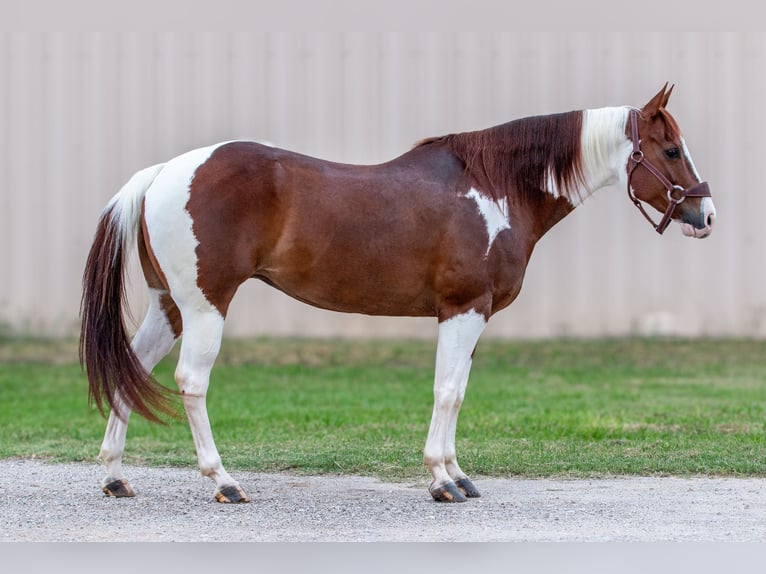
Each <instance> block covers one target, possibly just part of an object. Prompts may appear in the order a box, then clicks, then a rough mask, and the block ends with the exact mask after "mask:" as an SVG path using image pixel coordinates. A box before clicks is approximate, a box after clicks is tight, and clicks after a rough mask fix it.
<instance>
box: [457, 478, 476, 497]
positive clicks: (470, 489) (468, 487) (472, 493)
mask: <svg viewBox="0 0 766 574" xmlns="http://www.w3.org/2000/svg"><path fill="white" fill-rule="evenodd" d="M455 486H457V488H458V490H459V491H460V492H462V493H463V494H465V495H466V497H468V498H480V497H481V493H480V492H479V490H478V489H477V488H476V487H475V486H474V485H473V482H471V481H470V480H469V479H468V477H467V476H465V477H463V478H459V479H457V480H456V481H455Z"/></svg>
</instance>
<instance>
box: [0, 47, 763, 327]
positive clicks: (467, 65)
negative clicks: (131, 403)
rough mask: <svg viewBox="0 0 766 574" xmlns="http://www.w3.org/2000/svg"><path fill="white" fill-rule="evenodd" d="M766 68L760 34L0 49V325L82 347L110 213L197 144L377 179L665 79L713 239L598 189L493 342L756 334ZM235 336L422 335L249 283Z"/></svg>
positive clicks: (236, 307)
mask: <svg viewBox="0 0 766 574" xmlns="http://www.w3.org/2000/svg"><path fill="white" fill-rule="evenodd" d="M765 62H766V35H764V34H763V33H753V34H745V35H743V34H737V33H718V32H711V33H680V34H679V33H674V34H666V33H655V34H654V35H650V36H649V37H648V38H647V37H646V36H643V37H641V38H639V37H638V36H636V35H634V34H625V33H613V34H592V33H571V34H552V33H551V34H539V33H530V34H518V33H506V34H476V33H421V34H408V33H401V34H397V33H390V34H360V33H347V34H320V33H317V34H298V33H272V34H243V33H236V34H223V33H211V34H204V33H189V34H178V33H168V34H159V33H157V34H129V33H125V34H112V33H87V34H86V33H82V34H74V33H73V34H49V33H16V34H2V35H0V329H11V330H13V331H15V332H24V333H33V334H49V335H61V334H73V333H75V332H76V330H77V321H78V318H77V317H78V310H79V297H80V274H81V272H82V267H83V263H84V259H85V255H86V253H87V249H88V247H89V244H90V240H91V238H92V233H93V231H94V229H95V223H96V219H97V217H98V214H99V213H100V211H101V209H102V208H103V206H104V204H105V203H106V201H107V200H108V199H109V198H110V197H111V195H112V194H113V193H114V192H115V191H116V190H117V189H118V188H119V187H120V186H121V185H122V183H123V182H124V181H125V180H126V179H127V178H128V177H129V176H130V175H131V174H132V173H133V172H134V171H136V170H138V169H140V168H142V167H144V166H147V165H149V164H153V163H157V162H160V161H164V160H166V159H168V158H170V157H172V156H175V155H177V154H179V153H181V152H183V151H186V150H188V149H190V148H193V147H197V146H201V145H206V144H209V143H213V142H216V141H221V140H227V139H232V138H237V137H251V138H255V139H260V140H268V141H270V142H273V143H275V144H276V145H279V146H280V147H285V148H289V149H293V150H296V151H300V152H304V153H308V154H312V155H317V156H320V157H323V158H327V159H332V160H337V161H347V162H378V161H383V160H387V159H390V158H392V157H393V156H395V155H398V154H400V153H401V152H403V151H405V150H406V149H407V148H408V147H409V146H410V145H411V144H412V143H413V142H415V141H416V140H418V139H420V138H423V137H426V136H430V135H439V134H443V133H448V132H454V131H460V130H468V129H479V128H483V127H489V126H491V125H494V124H497V123H501V122H505V121H508V120H510V119H513V118H516V117H521V116H525V115H532V114H546V113H552V112H559V111H567V110H571V109H580V108H590V107H599V106H605V105H623V104H629V105H637V106H638V105H642V104H644V103H645V102H646V101H647V100H648V99H649V98H650V97H651V96H652V95H653V94H654V93H655V92H656V91H657V90H658V89H659V88H660V87H661V85H662V84H663V83H664V82H665V81H671V82H674V83H675V84H676V89H675V91H674V93H673V97H672V99H671V103H670V106H669V107H670V109H671V111H672V112H673V113H674V114H675V116H676V118H677V119H678V120H679V123H680V125H681V126H682V128H683V129H684V131H685V134H686V138H687V141H688V143H689V146H690V148H691V151H692V153H693V155H694V158H695V161H696V164H697V167H698V168H699V170H700V171H701V173H702V175H703V177H705V178H706V179H708V180H709V181H710V183H711V187H712V189H713V193H714V197H715V202H716V207H717V209H718V213H719V219H718V226H717V229H716V231H715V233H714V234H713V235H712V237H711V238H709V239H707V240H704V241H694V240H689V239H686V238H683V237H681V235H680V233H679V231H678V229H677V227H676V226H674V227H672V228H671V229H670V230H669V231H668V233H667V234H666V236H664V237H659V236H656V234H655V233H654V232H653V231H652V230H651V228H649V226H648V225H647V224H646V223H645V222H644V221H643V219H642V218H641V217H640V215H639V214H638V212H637V211H636V210H635V209H634V208H633V207H632V205H631V204H630V203H629V202H628V201H627V199H626V198H625V195H624V190H622V189H618V188H609V189H605V190H603V191H601V192H600V193H599V194H597V195H596V196H595V197H594V198H593V199H592V200H590V201H588V202H586V204H585V205H584V206H582V207H580V208H579V209H577V210H576V211H575V212H574V213H573V214H572V215H570V216H569V217H568V218H567V219H565V220H564V221H563V222H562V223H560V224H559V225H558V226H557V227H556V228H554V230H553V231H552V232H551V233H550V234H549V235H548V236H546V237H545V238H543V240H542V241H541V242H540V243H539V244H538V247H537V250H536V252H535V255H534V256H533V258H532V262H531V264H530V267H529V270H528V273H527V279H526V283H525V287H524V289H523V291H522V294H521V296H520V297H519V299H518V300H517V302H516V303H515V304H514V305H513V306H512V307H511V308H510V309H507V310H506V311H503V312H502V313H500V314H499V315H498V316H496V317H495V318H494V319H493V321H492V323H491V325H490V329H489V334H490V335H495V336H513V337H545V336H555V335H586V336H597V335H622V334H628V333H645V334H651V333H670V334H682V335H695V336H696V335H736V336H762V335H764V334H766V290H765V289H764V282H765V280H766V275H765V273H764V257H763V253H764V251H766V249H765V248H766V236H765V235H764V233H763V229H764V225H763V214H764V209H763V207H762V205H761V203H762V200H763V197H764V192H763V190H762V186H763V182H764V176H763V173H762V172H763V169H762V166H763V164H764V159H763V158H764V157H766V145H765V144H764V138H763V136H762V134H763V131H764V126H765V125H766V124H765V123H764V120H765V119H766V118H765V117H764V116H765V112H764V102H766V97H764V96H765V95H766V94H765V93H764V91H765V87H766V79H765V78H766V74H764V72H765V71H766V68H765V66H764V63H765ZM135 283H136V287H135V289H134V291H135V294H134V299H135V301H136V303H137V306H138V307H140V306H141V305H143V304H144V299H143V295H142V290H141V288H140V287H141V284H140V281H139V280H138V276H136V282H135ZM138 315H140V312H139V313H138ZM227 333H228V334H229V335H236V336H240V335H262V334H269V335H271V334H274V335H306V336H315V335H321V336H355V337H356V336H425V337H430V336H433V335H434V333H435V322H434V321H433V320H413V319H387V318H383V319H382V318H370V317H364V316H357V315H340V314H335V313H329V312H326V311H320V310H316V309H312V308H310V307H307V306H305V305H303V304H300V303H297V302H294V301H292V300H290V299H288V298H287V297H286V296H284V295H282V294H280V293H278V292H277V291H275V290H273V289H271V288H268V287H266V286H265V285H261V284H259V283H257V282H250V284H247V285H246V286H244V287H243V288H242V290H241V292H240V293H239V294H238V297H237V298H235V302H234V304H233V306H232V310H231V313H230V317H229V320H228V323H227Z"/></svg>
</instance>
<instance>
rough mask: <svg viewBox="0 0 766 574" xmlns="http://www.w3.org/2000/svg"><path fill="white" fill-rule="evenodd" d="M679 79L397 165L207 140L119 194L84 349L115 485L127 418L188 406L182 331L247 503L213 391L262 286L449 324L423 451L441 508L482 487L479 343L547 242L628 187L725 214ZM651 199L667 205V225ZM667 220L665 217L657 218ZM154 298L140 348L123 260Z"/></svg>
mask: <svg viewBox="0 0 766 574" xmlns="http://www.w3.org/2000/svg"><path fill="white" fill-rule="evenodd" d="M671 91H672V87H671V89H670V90H668V89H667V84H666V85H665V87H664V88H663V89H662V90H660V92H659V93H657V95H656V96H654V98H652V99H651V101H649V103H648V104H647V105H646V106H644V107H643V108H642V109H634V108H630V107H609V108H602V109H589V110H582V111H573V112H568V113H561V114H554V115H549V116H539V117H530V118H525V119H520V120H517V121H512V122H509V123H506V124H503V125H499V126H496V127H492V128H489V129H485V130H481V131H475V132H467V133H457V134H452V135H447V136H443V137H435V138H429V139H426V140H424V141H421V142H419V143H418V144H416V145H415V146H414V147H413V148H412V149H410V150H409V151H407V152H406V153H404V154H403V155H401V156H400V157H398V158H396V159H393V160H392V161H389V162H387V163H383V164H380V165H370V166H358V165H345V164H340V163H331V162H328V161H324V160H320V159H315V158H312V157H307V156H304V155H300V154H297V153H293V152H290V151H285V150H281V149H276V148H273V147H268V146H264V145H260V144H258V143H255V142H250V141H231V142H226V143H220V144H217V145H213V146H210V147H206V148H202V149H196V150H193V151H189V152H187V153H184V154H183V155H180V156H178V157H176V158H174V159H171V160H170V161H168V162H167V163H164V164H159V165H155V166H153V167H149V168H146V169H144V170H142V171H139V172H138V173H136V174H135V175H134V176H133V177H132V178H131V179H130V180H129V181H128V182H127V183H126V184H125V186H124V187H123V188H122V189H121V190H120V191H119V193H117V194H116V195H115V196H114V197H113V198H112V200H111V202H110V203H109V204H108V205H107V206H106V208H105V210H104V212H103V214H102V216H101V219H100V221H99V224H98V228H97V232H96V235H95V240H94V243H93V246H92V248H91V251H90V254H89V257H88V261H87V266H86V269H85V272H84V277H83V289H84V291H83V298H82V331H81V339H80V359H81V362H82V363H83V365H84V367H85V370H86V371H87V375H88V379H89V396H90V400H91V402H95V404H96V406H97V407H98V409H99V410H100V411H101V413H102V414H104V415H105V414H106V410H107V407H108V408H109V409H110V410H111V412H110V414H109V420H108V424H107V428H106V434H105V437H104V441H103V444H102V447H101V451H100V458H101V459H102V460H103V462H104V463H105V465H106V472H107V475H106V478H105V479H104V481H103V490H104V492H105V493H106V494H108V495H111V496H117V497H120V496H133V490H132V488H131V486H130V484H129V482H128V481H127V480H126V478H125V476H124V474H123V470H122V463H121V460H122V455H123V451H124V446H125V435H126V431H127V426H128V419H129V415H130V413H131V411H135V412H137V413H139V414H140V415H143V416H144V417H146V418H148V419H150V420H154V421H158V420H160V416H161V415H162V414H163V413H167V412H169V411H171V410H172V408H171V406H172V404H171V402H170V401H169V399H170V398H171V397H170V396H169V395H177V393H175V391H171V390H170V389H168V388H166V387H164V386H162V385H160V384H159V383H157V382H156V381H155V380H154V379H153V378H152V377H151V376H150V373H151V372H152V369H153V368H154V366H155V365H156V364H157V362H158V361H159V360H160V359H161V358H162V357H164V356H165V355H166V354H167V353H168V351H169V350H170V349H171V347H172V346H173V344H174V342H175V341H176V340H177V339H178V338H180V337H181V334H182V333H183V340H182V343H181V350H180V357H179V360H178V365H177V368H176V370H175V381H176V383H177V385H178V389H179V391H180V396H181V400H182V402H183V406H184V408H185V410H186V414H187V417H188V421H189V424H190V426H191V431H192V435H193V439H194V445H195V447H196V451H197V456H198V459H199V468H200V470H201V473H202V475H204V476H209V477H210V478H211V479H213V481H215V497H216V499H217V500H218V501H220V502H246V501H247V500H248V497H247V495H246V494H245V492H244V491H243V490H242V488H241V487H240V485H239V484H238V483H237V481H236V480H235V479H234V478H232V477H231V476H230V475H229V473H228V472H227V471H226V470H225V469H224V466H223V464H222V463H221V457H220V456H219V454H218V451H217V449H216V445H215V442H214V440H213V434H212V431H211V426H210V421H209V419H208V414H207V408H206V402H205V397H206V393H207V389H208V383H209V377H210V373H211V370H212V368H213V363H214V361H215V359H216V355H217V354H218V351H219V349H220V345H221V336H222V332H223V326H224V319H225V318H226V313H227V310H228V308H229V303H230V302H231V300H232V298H233V297H234V294H235V293H236V291H237V288H238V287H239V285H240V284H241V283H243V282H244V281H245V280H247V279H249V278H251V277H252V278H257V279H260V280H262V281H265V282H266V283H268V284H269V285H271V286H273V287H276V288H277V289H280V290H281V291H283V292H284V293H287V294H288V295H290V296H292V297H294V298H296V299H298V300H300V301H303V302H305V303H308V304H310V305H315V306H317V307H321V308H324V309H329V310H333V311H341V312H349V313H364V314H368V315H397V316H433V317H436V318H437V319H438V343H437V349H436V369H435V380H434V407H433V414H432V418H431V425H430V428H429V431H428V437H427V439H426V443H425V449H424V462H425V465H426V467H427V468H428V470H429V471H430V473H431V475H432V478H433V481H432V482H431V483H430V486H429V492H430V494H431V495H432V496H433V498H434V499H435V500H438V501H449V502H462V501H465V500H466V498H467V497H468V498H470V497H478V496H479V491H478V490H477V489H476V487H475V486H474V485H473V483H472V482H471V480H470V479H469V478H468V476H466V474H465V473H464V472H463V471H462V470H461V468H460V466H459V465H458V460H457V456H456V451H455V429H456V425H457V420H458V413H459V411H460V406H461V404H462V402H463V397H464V394H465V390H466V384H467V382H468V375H469V370H470V368H471V362H472V357H473V353H474V350H475V347H476V344H477V341H478V339H479V336H480V335H481V333H482V331H483V330H484V327H485V326H486V324H487V321H488V320H489V318H490V317H491V316H492V315H494V314H495V313H497V312H498V311H500V310H501V309H504V308H505V307H507V306H508V305H510V304H511V303H512V302H513V300H514V299H515V298H516V296H517V295H518V294H519V290H520V289H521V284H522V280H523V278H524V271H525V269H526V267H527V263H528V261H529V259H530V256H531V255H532V250H533V248H534V246H535V243H536V242H537V241H538V240H539V239H540V238H541V237H542V236H543V234H545V233H546V232H547V231H548V230H549V229H550V228H551V227H552V226H553V225H555V224H556V223H557V222H558V221H559V220H561V219H562V218H563V217H564V216H566V215H567V214H568V213H569V212H571V211H572V210H573V209H574V208H575V207H577V206H578V205H579V204H580V203H582V202H583V201H584V200H585V199H587V198H588V197H589V196H590V195H591V194H592V193H594V192H595V191H596V190H597V189H599V188H602V187H604V186H607V185H612V184H616V183H620V182H621V183H622V184H623V185H625V186H626V188H627V193H628V196H629V198H630V200H631V201H632V202H633V203H634V204H635V205H636V206H637V207H638V208H639V209H640V210H641V213H642V214H643V215H644V216H645V217H646V218H647V219H648V220H649V221H650V222H651V223H652V226H653V227H654V228H655V229H656V230H657V231H658V232H659V233H662V232H663V231H664V230H665V228H666V227H667V226H668V224H669V223H670V221H671V220H676V221H678V222H679V223H680V224H681V230H682V232H683V234H684V235H687V236H690V237H706V236H707V235H709V234H710V233H711V231H712V228H713V224H714V221H715V213H716V212H715V207H714V205H713V201H712V199H711V197H710V191H709V188H708V185H707V183H704V182H702V181H701V180H700V177H699V175H698V173H697V170H696V169H695V167H694V164H693V162H692V159H691V157H690V155H689V152H688V150H687V147H686V144H685V143H684V139H683V138H682V136H681V132H680V130H679V127H678V125H677V123H676V121H675V120H674V118H673V117H672V116H671V115H670V114H669V113H668V111H667V109H666V106H667V102H668V98H669V96H670V92H671ZM643 204H647V205H649V206H651V207H652V208H654V209H656V210H657V211H658V212H660V213H662V214H663V215H662V218H661V220H660V221H659V223H654V221H653V220H652V218H651V216H650V215H649V213H647V211H646V209H645V207H644V205H643ZM655 217H656V216H655ZM134 245H136V246H137V248H138V255H139V258H140V262H141V266H142V269H143V274H144V277H145V279H146V283H147V285H148V288H149V292H150V302H149V307H148V311H147V314H146V317H145V319H144V320H143V323H142V324H141V326H140V327H139V329H138V331H137V332H136V334H135V336H134V337H133V339H132V342H131V341H130V340H129V337H128V334H127V332H126V327H125V325H124V323H123V305H124V303H123V299H124V286H123V285H124V283H123V281H124V279H123V270H124V265H125V258H126V255H127V254H128V252H129V250H130V249H131V248H132V247H133V246H134Z"/></svg>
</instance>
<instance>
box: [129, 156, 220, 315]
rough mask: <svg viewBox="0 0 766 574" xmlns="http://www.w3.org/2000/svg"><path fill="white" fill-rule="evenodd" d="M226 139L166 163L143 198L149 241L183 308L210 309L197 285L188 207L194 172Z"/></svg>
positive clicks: (191, 224)
mask: <svg viewBox="0 0 766 574" xmlns="http://www.w3.org/2000/svg"><path fill="white" fill-rule="evenodd" d="M222 145H224V144H223V143H219V144H215V145H212V146H209V147H205V148H200V149H195V150H192V151H189V152H186V153H184V154H182V155H179V156H177V157H175V158H173V159H172V160H170V161H169V162H167V163H166V164H165V167H164V168H163V169H162V171H160V173H159V174H157V176H156V177H155V178H154V181H153V182H152V185H151V186H150V187H149V189H148V190H147V192H146V197H145V200H144V219H145V221H146V228H147V230H148V232H149V242H150V244H151V247H152V251H153V252H154V255H155V257H156V258H157V263H159V266H160V269H161V270H162V272H163V274H164V275H165V278H166V279H167V282H168V287H169V288H170V293H171V296H172V297H173V300H174V301H175V302H176V304H178V306H179V307H180V308H181V309H183V308H184V307H187V306H188V307H190V308H193V309H208V308H210V307H211V304H210V302H209V301H208V300H207V298H206V297H205V295H204V293H203V292H202V290H201V289H200V288H199V286H198V285H197V264H198V262H197V253H196V248H197V245H198V244H199V241H197V238H196V237H195V235H194V230H193V221H192V217H191V215H190V214H189V212H188V210H187V208H186V207H187V204H188V203H189V193H190V189H191V183H192V179H193V178H194V173H195V172H196V171H197V168H199V166H200V165H202V164H203V163H205V162H206V161H207V160H208V158H209V157H210V156H211V154H212V153H213V152H214V151H215V150H216V149H218V148H219V147H220V146H222Z"/></svg>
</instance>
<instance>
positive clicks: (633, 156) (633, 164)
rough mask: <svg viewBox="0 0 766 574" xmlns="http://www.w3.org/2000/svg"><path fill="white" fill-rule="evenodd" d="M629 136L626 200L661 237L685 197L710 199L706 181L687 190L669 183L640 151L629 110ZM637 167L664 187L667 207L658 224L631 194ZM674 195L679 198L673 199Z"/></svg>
mask: <svg viewBox="0 0 766 574" xmlns="http://www.w3.org/2000/svg"><path fill="white" fill-rule="evenodd" d="M630 135H631V142H632V143H633V151H632V152H631V153H630V158H629V159H628V163H629V166H630V167H629V169H628V198H630V200H631V201H632V202H633V204H634V205H635V206H636V207H637V208H638V210H639V211H640V212H641V214H642V215H643V216H644V217H645V218H646V220H647V221H648V222H649V223H651V224H652V227H654V230H655V231H656V232H657V233H659V234H660V235H662V234H663V233H664V231H665V230H666V229H667V228H668V225H670V217H671V216H672V215H673V211H675V209H676V206H677V205H678V204H680V203H683V201H684V199H686V198H687V197H712V196H711V193H710V187H709V186H708V184H707V182H706V181H702V182H700V183H698V184H697V185H694V186H692V187H690V188H688V189H686V188H684V187H681V186H680V185H675V184H673V183H671V182H670V180H668V178H667V177H665V176H664V175H663V174H662V172H661V171H660V170H658V169H657V168H656V167H655V166H654V164H652V162H650V161H649V160H648V159H646V157H645V156H644V152H642V151H641V141H640V140H639V138H638V111H637V110H630ZM639 165H643V166H644V167H645V168H646V169H648V170H649V172H650V173H651V174H652V175H654V177H656V178H657V179H658V180H660V183H662V185H664V186H665V189H667V191H668V207H667V209H666V210H665V213H664V215H663V216H662V219H660V222H659V223H654V220H653V219H652V218H651V216H650V215H649V214H648V213H647V212H646V210H645V209H644V206H643V205H641V201H640V200H639V199H638V198H637V197H636V196H635V195H634V194H633V189H632V188H631V186H630V181H631V179H632V177H633V172H634V171H635V170H636V168H637V167H638V166H639ZM676 194H677V195H678V196H679V197H677V198H676V197H674V195H676Z"/></svg>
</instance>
